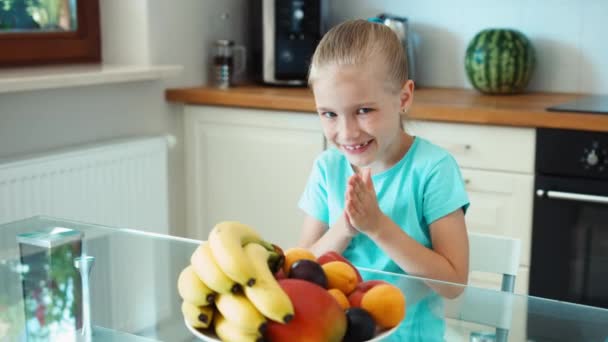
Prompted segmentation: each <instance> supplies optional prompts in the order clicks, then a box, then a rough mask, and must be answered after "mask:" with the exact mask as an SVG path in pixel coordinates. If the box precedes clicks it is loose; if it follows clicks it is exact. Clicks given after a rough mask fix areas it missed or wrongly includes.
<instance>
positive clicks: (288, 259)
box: [283, 247, 317, 274]
mask: <svg viewBox="0 0 608 342" xmlns="http://www.w3.org/2000/svg"><path fill="white" fill-rule="evenodd" d="M284 255H285V261H284V262H283V272H285V274H289V270H290V269H291V265H293V264H294V263H295V262H296V261H298V260H302V259H306V260H312V261H316V260H317V258H316V257H315V255H314V254H313V253H312V252H311V251H309V250H308V249H306V248H302V247H292V248H289V249H287V250H286V251H285V253H284Z"/></svg>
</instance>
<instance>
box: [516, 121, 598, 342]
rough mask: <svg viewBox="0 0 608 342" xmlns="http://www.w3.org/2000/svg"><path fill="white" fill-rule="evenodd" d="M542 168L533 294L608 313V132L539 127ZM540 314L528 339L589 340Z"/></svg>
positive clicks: (535, 219)
mask: <svg viewBox="0 0 608 342" xmlns="http://www.w3.org/2000/svg"><path fill="white" fill-rule="evenodd" d="M535 168H536V175H535V188H534V191H535V197H534V210H533V221H532V253H531V260H530V284H529V294H530V295H533V296H538V297H544V298H550V299H555V300H560V301H567V302H572V303H578V304H584V305H591V306H597V307H602V308H608V133H594V132H583V131H572V130H558V129H538V130H537V136H536V165H535ZM534 310H535V309H534V308H529V310H528V317H527V320H528V330H527V335H528V338H529V339H532V340H534V341H579V340H581V336H584V332H581V331H577V328H576V327H575V326H569V325H568V324H566V323H564V322H561V323H560V324H556V322H554V321H552V320H551V319H547V317H548V316H546V315H545V316H544V317H542V318H541V316H542V315H541V316H539V315H535V312H534ZM549 316H550V315H549ZM548 334H549V335H548Z"/></svg>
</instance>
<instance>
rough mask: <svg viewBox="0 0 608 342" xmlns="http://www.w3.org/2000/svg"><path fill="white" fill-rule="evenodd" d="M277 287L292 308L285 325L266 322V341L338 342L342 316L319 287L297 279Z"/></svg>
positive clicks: (342, 330) (343, 331)
mask: <svg viewBox="0 0 608 342" xmlns="http://www.w3.org/2000/svg"><path fill="white" fill-rule="evenodd" d="M279 285H280V286H281V288H282V289H283V290H284V291H285V293H287V296H289V299H291V302H292V304H293V307H294V317H293V319H292V320H291V321H289V323H286V324H282V323H277V322H274V321H270V320H269V321H268V327H267V330H266V334H265V337H266V338H267V340H269V341H278V342H280V341H289V342H341V341H342V339H343V338H344V335H345V334H346V314H345V313H344V310H343V309H342V308H341V307H340V305H339V304H338V302H337V301H336V300H335V299H334V297H333V296H332V295H331V294H329V293H328V292H327V290H325V289H323V288H322V287H320V286H318V285H315V284H313V283H310V282H308V281H306V280H301V279H281V280H279Z"/></svg>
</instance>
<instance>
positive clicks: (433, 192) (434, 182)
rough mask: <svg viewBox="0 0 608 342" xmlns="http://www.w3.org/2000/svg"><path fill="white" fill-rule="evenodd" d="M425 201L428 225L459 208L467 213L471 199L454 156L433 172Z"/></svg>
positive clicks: (440, 164)
mask: <svg viewBox="0 0 608 342" xmlns="http://www.w3.org/2000/svg"><path fill="white" fill-rule="evenodd" d="M423 201H424V202H423V208H424V209H423V210H424V214H423V215H424V218H425V220H426V222H427V224H431V223H432V222H434V221H436V220H437V219H440V218H442V217H443V216H446V215H447V214H449V213H451V212H453V211H455V210H457V209H459V208H462V210H463V211H464V212H465V213H466V211H467V209H468V207H469V197H468V195H467V193H466V191H465V189H464V182H463V181H462V174H461V173H460V168H459V167H458V164H457V163H456V161H455V160H454V158H453V157H452V156H446V157H445V158H443V159H441V161H440V162H439V163H437V164H436V165H435V166H434V167H433V169H432V170H431V172H430V174H429V177H428V178H427V182H426V186H425V190H424V199H423Z"/></svg>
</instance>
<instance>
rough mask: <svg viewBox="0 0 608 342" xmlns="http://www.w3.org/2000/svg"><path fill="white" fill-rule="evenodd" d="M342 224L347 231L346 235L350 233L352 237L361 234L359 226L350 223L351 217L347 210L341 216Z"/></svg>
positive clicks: (349, 235)
mask: <svg viewBox="0 0 608 342" xmlns="http://www.w3.org/2000/svg"><path fill="white" fill-rule="evenodd" d="M340 224H342V225H343V227H344V232H345V233H346V235H348V237H351V238H352V237H354V236H355V235H357V234H359V230H357V228H355V227H353V224H352V223H350V219H349V218H348V215H347V214H346V211H344V213H343V214H342V217H341V218H340Z"/></svg>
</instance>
